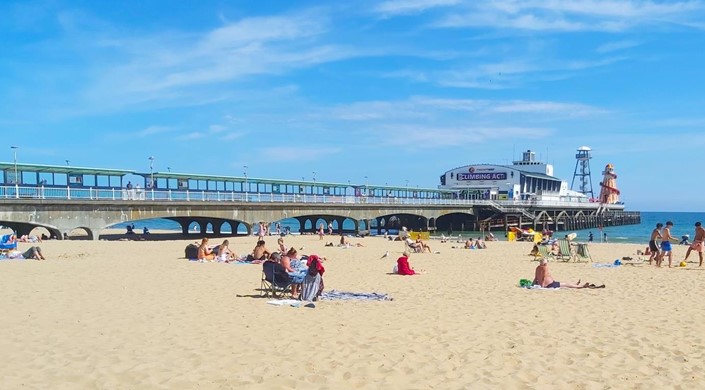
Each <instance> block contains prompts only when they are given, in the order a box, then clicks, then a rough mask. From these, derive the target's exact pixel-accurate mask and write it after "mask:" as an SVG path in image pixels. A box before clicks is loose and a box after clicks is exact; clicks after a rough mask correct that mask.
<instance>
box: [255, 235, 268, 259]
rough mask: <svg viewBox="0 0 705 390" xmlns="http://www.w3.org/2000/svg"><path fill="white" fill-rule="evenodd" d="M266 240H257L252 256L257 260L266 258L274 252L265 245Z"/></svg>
mask: <svg viewBox="0 0 705 390" xmlns="http://www.w3.org/2000/svg"><path fill="white" fill-rule="evenodd" d="M265 244H266V243H265V242H264V240H259V241H257V245H256V246H255V248H254V249H252V257H253V258H254V259H255V260H266V259H267V257H268V256H269V255H270V254H271V253H272V252H270V251H269V249H267V247H266V246H265Z"/></svg>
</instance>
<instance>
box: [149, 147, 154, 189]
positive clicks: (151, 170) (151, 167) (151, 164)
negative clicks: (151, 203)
mask: <svg viewBox="0 0 705 390" xmlns="http://www.w3.org/2000/svg"><path fill="white" fill-rule="evenodd" d="M149 188H150V189H151V190H152V200H154V156H149Z"/></svg>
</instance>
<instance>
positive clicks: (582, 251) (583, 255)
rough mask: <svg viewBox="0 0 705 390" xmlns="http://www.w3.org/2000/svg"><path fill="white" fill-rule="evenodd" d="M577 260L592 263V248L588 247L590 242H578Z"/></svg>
mask: <svg viewBox="0 0 705 390" xmlns="http://www.w3.org/2000/svg"><path fill="white" fill-rule="evenodd" d="M575 261H584V262H586V263H587V262H590V263H592V256H590V250H589V249H588V244H586V243H581V244H578V249H577V250H576V251H575Z"/></svg>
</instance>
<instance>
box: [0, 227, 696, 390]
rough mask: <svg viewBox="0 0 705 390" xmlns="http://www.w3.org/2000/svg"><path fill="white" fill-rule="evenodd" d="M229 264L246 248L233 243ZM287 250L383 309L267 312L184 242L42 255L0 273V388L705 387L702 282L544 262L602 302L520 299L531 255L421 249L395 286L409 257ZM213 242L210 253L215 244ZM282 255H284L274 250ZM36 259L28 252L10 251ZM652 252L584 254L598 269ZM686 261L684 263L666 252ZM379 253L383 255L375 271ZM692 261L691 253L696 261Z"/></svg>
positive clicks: (88, 245) (550, 294)
mask: <svg viewBox="0 0 705 390" xmlns="http://www.w3.org/2000/svg"><path fill="white" fill-rule="evenodd" d="M230 241H231V247H232V248H234V249H235V250H236V252H237V253H240V254H244V253H247V252H249V251H250V250H251V249H252V247H253V246H254V242H255V238H252V237H240V238H231V239H230ZM327 241H333V242H337V239H336V238H335V237H333V238H328V237H326V240H324V241H319V240H318V237H315V236H300V237H287V238H286V243H287V244H288V245H289V246H295V247H296V248H301V247H304V249H303V250H302V251H300V253H302V254H313V253H315V254H318V255H323V256H326V257H327V258H328V259H329V260H328V261H327V262H326V263H325V266H326V269H327V271H326V274H325V283H326V289H327V290H331V289H336V290H343V291H354V292H378V293H386V294H389V295H390V296H391V297H393V300H392V301H374V302H368V301H321V302H317V303H316V307H315V308H304V307H289V306H273V305H270V304H267V300H268V299H262V298H260V297H259V291H258V289H259V287H260V279H261V266H260V265H234V264H224V263H197V262H189V261H187V260H185V259H184V258H183V256H184V247H185V246H186V245H187V244H188V243H190V242H192V240H174V241H164V242H156V241H145V242H138V241H127V242H123V241H48V242H43V243H41V244H40V245H41V246H42V249H43V251H44V253H45V255H46V256H47V258H48V259H49V260H47V261H30V260H3V261H0V267H1V271H0V292H1V293H0V308H1V309H2V311H3V315H2V317H1V318H0V328H1V329H2V330H3V333H4V336H3V337H2V338H0V350H2V351H3V355H4V356H5V359H3V364H2V365H0V388H3V389H18V388H29V389H46V388H52V389H155V388H164V389H167V388H168V389H194V388H200V389H231V388H233V389H234V388H238V389H240V388H246V389H289V388H292V389H293V388H298V389H357V388H361V389H378V388H391V389H428V388H439V389H462V388H556V389H604V388H618V389H621V388H644V389H649V388H654V389H656V388H700V386H705V374H704V373H703V370H702V365H703V362H704V361H705V359H704V357H703V351H704V350H705V349H704V348H703V347H704V346H705V342H704V340H703V335H702V333H701V327H702V323H703V322H704V321H705V306H703V304H702V302H701V300H702V298H701V297H702V296H703V294H705V283H702V280H703V278H704V277H705V274H703V272H702V269H700V268H698V267H697V264H695V263H689V264H688V266H687V267H685V268H674V269H667V268H665V269H664V268H661V269H657V268H655V267H650V266H648V265H641V266H626V265H624V266H621V267H616V268H597V267H594V266H593V265H592V264H589V263H587V264H586V263H580V264H576V263H562V262H551V263H550V267H551V269H552V272H553V275H554V277H555V278H556V279H557V280H559V281H566V282H575V281H577V280H578V279H582V281H589V282H593V283H596V284H602V283H604V284H606V286H607V287H606V288H605V289H595V290H590V289H584V290H571V289H565V288H563V289H559V290H556V291H546V290H527V289H522V288H519V287H517V283H518V281H519V279H521V278H532V277H533V272H534V268H535V267H536V265H537V263H536V262H532V261H531V259H532V257H530V256H527V254H528V253H529V251H530V249H531V244H529V243H515V242H511V243H510V242H491V243H488V246H489V248H488V249H486V250H465V249H454V248H452V246H459V245H461V244H458V243H455V242H449V243H443V244H442V243H440V242H438V241H430V244H431V246H432V249H433V251H439V252H440V254H413V255H412V256H411V258H410V262H411V265H412V266H413V267H414V268H416V269H417V270H419V269H423V270H425V271H426V273H425V274H423V275H418V276H406V277H404V276H398V275H391V274H389V273H390V272H391V270H392V267H393V265H394V264H395V261H396V259H397V257H398V256H399V255H400V254H401V252H402V250H403V245H402V243H400V242H390V241H386V240H384V239H383V238H374V237H371V238H365V239H359V238H352V241H353V243H355V242H361V243H363V244H364V245H365V247H364V248H357V247H355V248H348V249H343V248H338V247H332V248H331V247H324V243H325V242H327ZM219 242H220V240H212V243H213V244H217V243H219ZM267 243H268V247H269V248H270V249H274V248H275V246H276V239H275V238H274V237H269V238H268V239H267ZM28 245H29V244H24V243H21V244H20V249H23V248H27V247H28ZM643 247H645V245H641V246H637V245H625V244H591V246H590V250H591V252H592V256H593V259H594V261H595V262H600V263H607V262H613V261H614V260H615V259H616V258H621V257H623V256H631V257H634V258H636V255H635V253H636V250H637V249H643ZM674 248H675V259H677V261H680V259H681V258H682V257H683V256H684V254H685V250H686V247H684V246H678V245H675V246H674ZM385 251H389V252H390V256H389V257H387V258H385V259H380V257H381V255H382V254H383V253H384V252H385ZM689 260H691V261H697V254H691V258H690V259H689Z"/></svg>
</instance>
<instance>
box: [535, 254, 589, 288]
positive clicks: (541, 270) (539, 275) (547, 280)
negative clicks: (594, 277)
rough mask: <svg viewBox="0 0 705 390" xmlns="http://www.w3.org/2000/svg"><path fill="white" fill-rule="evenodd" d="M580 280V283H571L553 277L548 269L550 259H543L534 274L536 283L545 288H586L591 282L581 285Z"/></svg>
mask: <svg viewBox="0 0 705 390" xmlns="http://www.w3.org/2000/svg"><path fill="white" fill-rule="evenodd" d="M579 283H580V281H578V284H570V283H561V282H558V281H556V280H554V279H553V276H552V275H551V271H549V270H548V260H546V259H545V258H544V259H541V262H540V263H539V265H538V267H536V273H535V274H534V283H533V284H534V285H535V286H536V285H538V286H541V287H543V288H558V287H566V288H586V287H589V286H590V284H589V283H585V284H584V285H582V286H581V285H579Z"/></svg>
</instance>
